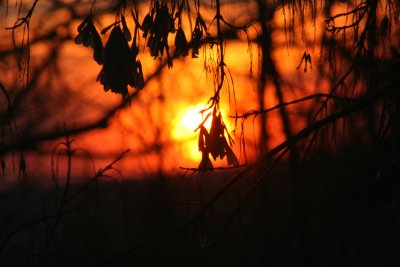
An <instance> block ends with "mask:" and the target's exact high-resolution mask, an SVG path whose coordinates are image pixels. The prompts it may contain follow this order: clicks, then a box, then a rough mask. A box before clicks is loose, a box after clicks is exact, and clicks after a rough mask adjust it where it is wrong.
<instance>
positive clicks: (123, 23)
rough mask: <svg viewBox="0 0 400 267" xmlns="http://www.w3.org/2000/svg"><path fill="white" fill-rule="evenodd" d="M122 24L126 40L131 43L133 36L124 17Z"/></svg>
mask: <svg viewBox="0 0 400 267" xmlns="http://www.w3.org/2000/svg"><path fill="white" fill-rule="evenodd" d="M121 22H122V32H123V33H124V37H125V40H126V41H127V42H129V41H130V40H132V35H131V32H130V31H129V28H128V26H127V25H126V20H125V17H124V16H121Z"/></svg>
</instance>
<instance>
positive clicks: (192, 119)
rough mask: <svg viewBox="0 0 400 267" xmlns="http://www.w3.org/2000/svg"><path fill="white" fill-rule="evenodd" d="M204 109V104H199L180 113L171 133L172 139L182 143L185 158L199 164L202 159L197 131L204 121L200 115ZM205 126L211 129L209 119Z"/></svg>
mask: <svg viewBox="0 0 400 267" xmlns="http://www.w3.org/2000/svg"><path fill="white" fill-rule="evenodd" d="M202 109H204V104H198V105H194V106H189V107H188V108H186V109H183V110H182V111H180V112H178V114H177V116H176V118H175V120H174V124H173V129H172V132H171V136H172V138H173V139H175V140H177V141H179V142H180V143H181V150H182V152H183V153H184V155H183V156H184V157H185V158H187V159H189V160H191V161H196V162H199V161H200V159H201V153H200V152H199V151H198V147H197V136H198V135H197V134H196V133H195V130H196V128H197V127H198V126H199V124H200V123H201V122H202V121H203V119H204V118H203V116H202V115H201V113H200V111H201V110H202ZM204 125H205V126H206V128H209V127H210V126H211V119H210V118H209V119H208V120H207V121H206V122H205V124H204Z"/></svg>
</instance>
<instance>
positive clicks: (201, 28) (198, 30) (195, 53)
mask: <svg viewBox="0 0 400 267" xmlns="http://www.w3.org/2000/svg"><path fill="white" fill-rule="evenodd" d="M204 32H205V33H206V34H208V33H207V26H206V23H205V22H204V20H203V19H202V18H201V16H200V14H198V15H197V18H196V23H195V26H194V29H193V32H192V41H191V45H192V49H193V50H192V58H198V57H199V49H200V46H201V38H202V37H203V35H204Z"/></svg>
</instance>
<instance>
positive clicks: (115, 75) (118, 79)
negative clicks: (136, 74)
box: [98, 26, 133, 98]
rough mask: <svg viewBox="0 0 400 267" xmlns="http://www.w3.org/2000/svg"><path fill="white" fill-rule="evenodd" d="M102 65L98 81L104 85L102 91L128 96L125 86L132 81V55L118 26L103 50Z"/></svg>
mask: <svg viewBox="0 0 400 267" xmlns="http://www.w3.org/2000/svg"><path fill="white" fill-rule="evenodd" d="M104 50H105V51H104V65H103V69H102V70H101V72H100V74H99V77H98V80H100V83H101V84H103V85H104V90H105V91H108V90H109V89H111V91H112V92H114V93H117V94H121V95H122V96H123V98H125V97H126V96H127V94H128V88H127V84H128V83H130V82H131V80H132V66H133V64H132V53H131V50H130V49H129V46H128V43H127V42H126V39H125V36H124V34H123V33H122V30H121V28H120V27H119V26H115V27H114V28H113V30H112V31H111V34H110V37H109V39H108V41H107V44H106V46H105V49H104Z"/></svg>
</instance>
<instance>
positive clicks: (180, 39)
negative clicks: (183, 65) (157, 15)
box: [175, 27, 189, 57]
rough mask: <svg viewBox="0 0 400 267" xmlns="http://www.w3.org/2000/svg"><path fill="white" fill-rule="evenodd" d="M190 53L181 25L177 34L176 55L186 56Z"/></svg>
mask: <svg viewBox="0 0 400 267" xmlns="http://www.w3.org/2000/svg"><path fill="white" fill-rule="evenodd" d="M188 54H189V46H188V42H187V40H186V36H185V33H184V31H183V29H182V27H179V28H178V30H177V32H176V35H175V56H178V57H179V56H183V57H186V56H187V55H188Z"/></svg>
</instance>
